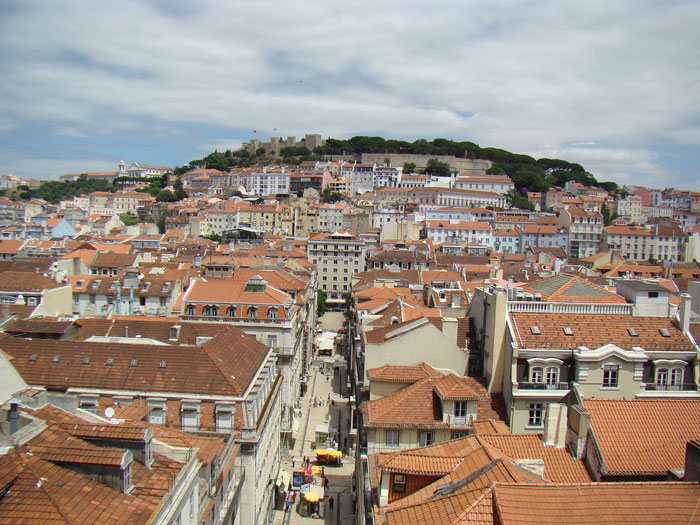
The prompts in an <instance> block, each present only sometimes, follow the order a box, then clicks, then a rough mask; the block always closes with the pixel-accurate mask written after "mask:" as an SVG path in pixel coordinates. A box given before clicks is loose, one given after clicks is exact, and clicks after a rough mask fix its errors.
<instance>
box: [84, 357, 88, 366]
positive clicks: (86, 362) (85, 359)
mask: <svg viewBox="0 0 700 525" xmlns="http://www.w3.org/2000/svg"><path fill="white" fill-rule="evenodd" d="M83 364H84V365H89V364H90V358H89V357H85V358H83Z"/></svg>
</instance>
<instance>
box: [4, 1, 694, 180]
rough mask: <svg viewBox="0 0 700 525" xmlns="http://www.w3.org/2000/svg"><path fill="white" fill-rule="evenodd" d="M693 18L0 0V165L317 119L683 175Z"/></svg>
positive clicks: (651, 10)
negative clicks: (0, 80)
mask: <svg viewBox="0 0 700 525" xmlns="http://www.w3.org/2000/svg"><path fill="white" fill-rule="evenodd" d="M698 28H700V2H697V1H688V2H684V1H674V2H660V1H653V2H652V1H645V0H632V1H623V0H615V1H614V2H611V1H609V0H606V1H596V0H593V1H589V2H580V1H576V2H574V1H565V0H562V1H549V2H545V1H537V0H528V1H518V0H509V1H499V0H489V1H482V2H475V1H474V2H471V1H461V2H460V1H456V2H442V3H437V4H433V3H430V2H425V1H421V2H418V1H411V0H404V1H400V2H399V1H385V2H377V1H373V2H362V1H355V2H346V3H344V4H342V6H340V5H339V3H337V2H328V1H325V2H315V1H307V2H295V3H292V2H279V1H278V2H265V1H256V2H250V1H249V2H245V3H244V2H236V1H234V2H220V1H214V0H210V1H209V0H204V1H202V0H200V1H197V2H191V1H187V2H185V1H180V0H160V1H145V0H139V1H129V0H122V1H120V2H94V1H92V2H88V1H70V0H66V1H60V0H59V1H56V2H46V1H44V0H36V1H35V0H0V77H1V79H2V82H0V173H14V174H16V175H20V176H25V177H41V178H50V177H56V176H58V175H61V174H63V173H68V172H84V171H102V170H112V169H116V165H117V163H118V161H119V160H120V159H124V160H125V161H126V162H127V163H129V162H131V161H137V162H142V163H146V164H158V165H167V166H175V165H181V164H185V163H187V162H189V161H190V160H192V159H196V158H201V157H202V156H203V155H205V154H207V153H210V152H211V151H213V150H214V149H215V148H218V149H219V151H222V150H225V149H229V148H231V149H235V148H237V147H238V146H240V144H241V142H242V141H245V140H248V139H249V138H250V137H253V136H256V137H258V138H260V139H263V140H267V139H268V138H269V136H270V135H275V136H282V137H286V136H288V135H295V136H297V137H298V138H300V137H302V136H303V135H304V134H305V133H320V134H321V135H323V136H324V137H329V136H330V137H335V138H350V137H352V136H353V135H380V136H383V137H385V138H399V139H406V140H415V139H417V138H427V139H432V138H435V137H444V138H451V139H455V140H471V141H473V142H476V143H477V144H479V145H481V146H482V147H486V146H493V147H501V148H505V149H508V150H510V151H513V152H518V153H527V154H530V155H533V156H535V157H555V158H562V159H566V160H569V161H573V162H579V163H581V164H582V165H583V166H584V167H585V168H586V169H588V171H590V172H591V173H593V174H594V175H595V176H596V177H597V178H598V180H614V181H616V182H618V183H619V184H641V185H649V186H652V187H668V186H675V187H679V188H690V189H695V190H700V171H699V170H698V169H697V165H698V162H699V161H700V36H699V35H700V30H699V29H698ZM253 130H256V131H257V133H256V134H255V135H253Z"/></svg>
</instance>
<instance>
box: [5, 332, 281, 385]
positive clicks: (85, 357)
mask: <svg viewBox="0 0 700 525" xmlns="http://www.w3.org/2000/svg"><path fill="white" fill-rule="evenodd" d="M0 349H2V350H3V351H5V352H6V353H7V354H9V355H10V356H12V357H14V358H15V360H14V361H13V364H14V366H15V368H17V370H18V372H19V373H20V374H21V375H22V377H23V378H24V379H25V381H26V382H27V383H28V384H31V385H37V386H44V387H46V388H48V389H58V390H64V389H66V388H69V387H82V388H100V389H111V390H136V391H146V392H178V393H182V392H187V393H196V394H209V395H234V396H240V395H242V394H243V393H244V392H245V390H246V389H247V387H248V385H249V384H250V381H252V379H253V377H254V375H255V374H256V373H257V370H258V368H259V367H260V365H261V363H262V361H263V360H264V359H265V358H266V356H267V354H268V352H269V351H270V350H269V349H268V347H267V346H266V345H264V344H263V343H261V342H259V341H257V340H256V339H255V338H254V337H251V336H248V335H246V334H245V333H244V332H242V331H241V330H239V329H237V328H235V327H233V326H227V327H226V328H225V329H224V330H222V332H220V333H219V334H218V335H217V336H216V337H214V338H213V339H211V340H210V341H208V342H207V343H206V344H204V345H203V346H201V347H185V346H166V345H159V346H153V345H139V344H119V343H94V342H85V341H47V340H40V341H31V340H25V339H13V338H5V339H2V340H0ZM34 355H36V359H31V357H32V356H34ZM110 359H112V361H111V363H110V361H109V360H110ZM132 363H135V364H132ZM163 364H164V365H165V366H162V365H163Z"/></svg>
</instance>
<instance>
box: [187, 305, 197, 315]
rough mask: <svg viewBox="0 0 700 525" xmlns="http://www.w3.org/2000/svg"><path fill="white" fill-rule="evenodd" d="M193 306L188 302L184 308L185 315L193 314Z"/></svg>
mask: <svg viewBox="0 0 700 525" xmlns="http://www.w3.org/2000/svg"><path fill="white" fill-rule="evenodd" d="M195 310H196V309H195V306H194V305H193V304H188V305H187V308H185V315H190V316H193V315H195Z"/></svg>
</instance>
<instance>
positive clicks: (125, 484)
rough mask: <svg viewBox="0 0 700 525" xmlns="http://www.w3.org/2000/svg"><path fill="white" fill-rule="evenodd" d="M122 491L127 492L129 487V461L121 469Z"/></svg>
mask: <svg viewBox="0 0 700 525" xmlns="http://www.w3.org/2000/svg"><path fill="white" fill-rule="evenodd" d="M122 489H123V490H122V492H123V493H125V494H127V493H128V492H129V490H130V489H131V462H129V463H128V464H127V465H126V466H125V467H124V470H123V471H122Z"/></svg>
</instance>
